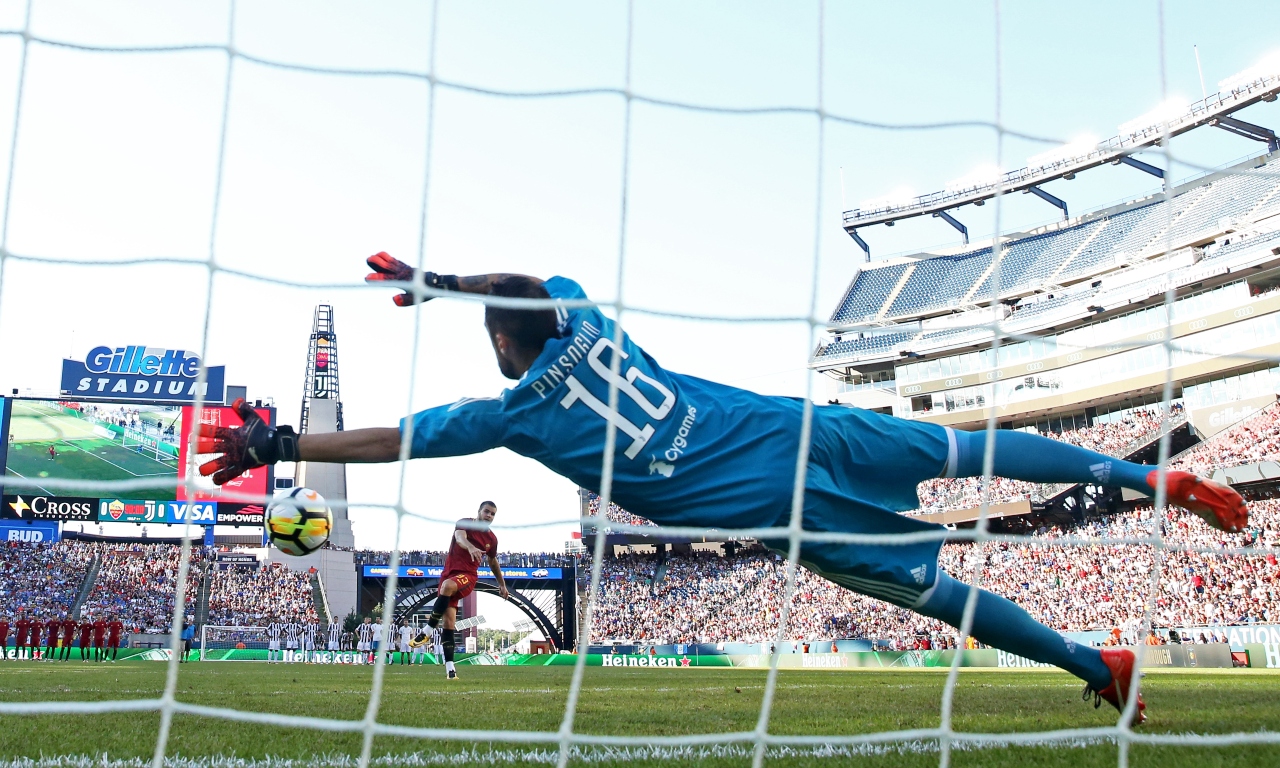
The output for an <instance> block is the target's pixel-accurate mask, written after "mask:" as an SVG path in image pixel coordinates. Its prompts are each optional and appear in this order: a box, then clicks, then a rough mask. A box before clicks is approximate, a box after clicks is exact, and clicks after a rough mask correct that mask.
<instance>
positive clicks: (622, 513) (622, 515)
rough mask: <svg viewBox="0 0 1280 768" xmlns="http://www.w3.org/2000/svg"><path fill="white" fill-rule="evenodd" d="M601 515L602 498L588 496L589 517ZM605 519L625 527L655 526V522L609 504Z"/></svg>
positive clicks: (593, 495) (591, 494)
mask: <svg viewBox="0 0 1280 768" xmlns="http://www.w3.org/2000/svg"><path fill="white" fill-rule="evenodd" d="M599 514H600V497H599V496H597V495H595V494H594V493H590V492H588V494H587V515H588V516H589V517H596V516H597V515H599ZM604 519H605V520H609V521H611V522H614V523H622V524H623V525H653V522H652V521H650V520H648V519H647V518H643V517H641V516H639V515H633V514H631V513H630V512H628V511H627V510H625V509H623V508H622V507H620V506H618V505H617V504H614V503H613V502H609V508H608V509H607V510H605V513H604Z"/></svg>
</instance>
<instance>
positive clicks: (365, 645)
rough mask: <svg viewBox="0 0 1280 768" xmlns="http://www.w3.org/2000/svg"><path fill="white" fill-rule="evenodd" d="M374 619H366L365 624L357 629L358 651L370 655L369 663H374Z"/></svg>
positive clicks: (367, 617)
mask: <svg viewBox="0 0 1280 768" xmlns="http://www.w3.org/2000/svg"><path fill="white" fill-rule="evenodd" d="M373 631H374V627H373V619H372V618H370V617H369V616H365V617H364V623H363V624H361V625H360V626H358V627H356V637H358V638H359V640H357V641H356V650H357V651H363V652H364V653H367V654H369V661H371V662H372V661H373V653H372V651H373Z"/></svg>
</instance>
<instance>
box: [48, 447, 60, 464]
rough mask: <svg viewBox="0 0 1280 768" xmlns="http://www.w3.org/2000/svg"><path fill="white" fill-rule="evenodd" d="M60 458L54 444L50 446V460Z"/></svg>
mask: <svg viewBox="0 0 1280 768" xmlns="http://www.w3.org/2000/svg"><path fill="white" fill-rule="evenodd" d="M56 458H58V451H57V449H55V448H54V447H53V446H52V445H50V446H49V461H53V460H54V459H56Z"/></svg>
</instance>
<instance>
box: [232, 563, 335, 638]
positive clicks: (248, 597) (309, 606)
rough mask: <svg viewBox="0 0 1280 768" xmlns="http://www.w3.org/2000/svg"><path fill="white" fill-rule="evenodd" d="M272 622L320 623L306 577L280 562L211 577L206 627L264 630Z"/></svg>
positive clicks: (305, 574) (304, 573)
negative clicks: (208, 625) (210, 625)
mask: <svg viewBox="0 0 1280 768" xmlns="http://www.w3.org/2000/svg"><path fill="white" fill-rule="evenodd" d="M273 620H279V621H285V622H301V623H303V624H315V623H318V622H319V618H318V617H317V615H316V610H315V604H314V602H313V598H312V594H311V580H310V575H309V574H307V573H306V572H303V571H294V570H291V569H289V568H286V567H284V566H283V565H281V564H279V563H271V564H269V565H267V567H265V568H227V569H224V570H215V571H213V572H212V573H211V574H210V590H209V620H208V623H209V624H214V625H218V626H245V627H263V626H266V625H267V624H270V623H271V622H272V621H273Z"/></svg>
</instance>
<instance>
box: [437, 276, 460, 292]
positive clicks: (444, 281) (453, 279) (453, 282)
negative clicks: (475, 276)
mask: <svg viewBox="0 0 1280 768" xmlns="http://www.w3.org/2000/svg"><path fill="white" fill-rule="evenodd" d="M436 287H437V288H443V289H445V290H446V291H456V290H458V276H457V275H437V276H436Z"/></svg>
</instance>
